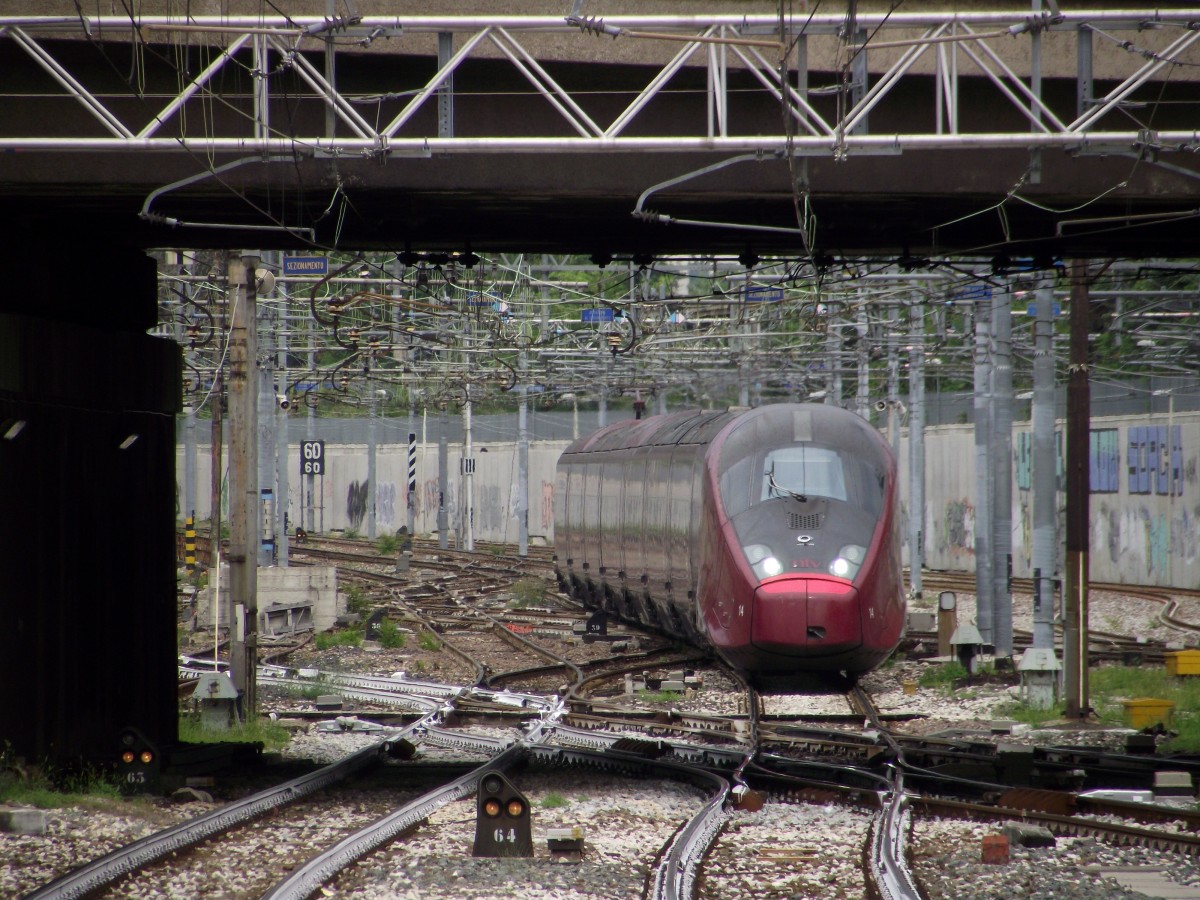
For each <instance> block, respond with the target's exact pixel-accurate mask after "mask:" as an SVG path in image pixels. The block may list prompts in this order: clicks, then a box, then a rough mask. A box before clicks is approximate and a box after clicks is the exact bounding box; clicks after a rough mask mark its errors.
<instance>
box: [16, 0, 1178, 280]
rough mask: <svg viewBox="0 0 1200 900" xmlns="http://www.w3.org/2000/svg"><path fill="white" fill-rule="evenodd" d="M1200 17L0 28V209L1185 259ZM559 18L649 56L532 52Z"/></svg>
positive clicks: (142, 22) (157, 226)
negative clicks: (586, 59) (610, 61)
mask: <svg viewBox="0 0 1200 900" xmlns="http://www.w3.org/2000/svg"><path fill="white" fill-rule="evenodd" d="M1197 20H1200V9H1192V10H1172V11H1167V12H1162V11H1160V12H1157V13H1155V14H1153V15H1149V14H1145V13H1141V12H1139V11H1122V10H1097V11H1081V12H1074V13H1071V14H1069V15H1062V16H1053V17H1052V16H1050V15H1049V14H1045V15H1037V16H1031V15H1019V14H1016V13H1013V12H1011V11H1007V12H995V13H987V12H972V13H969V14H962V13H957V14H956V13H945V12H941V13H929V14H926V13H917V14H904V15H900V14H895V15H892V16H889V17H882V16H878V15H871V16H868V15H865V14H864V15H860V16H859V17H858V18H857V20H856V21H854V22H848V21H847V18H846V16H844V15H838V16H798V17H796V18H795V19H791V20H785V21H784V23H783V26H784V27H783V30H782V32H781V30H780V20H779V18H778V17H777V16H731V15H711V16H696V15H688V16H623V17H614V18H609V19H606V20H604V21H600V20H596V19H584V20H575V21H570V20H565V19H561V18H552V17H520V16H463V17H432V16H418V17H396V16H389V17H381V16H368V17H361V18H358V19H354V20H332V21H330V20H326V19H322V18H318V17H301V18H284V17H257V16H256V17H236V16H226V17H210V18H205V17H191V18H188V19H186V20H185V19H184V18H183V17H179V16H142V17H140V18H135V20H134V22H135V24H136V26H137V30H136V34H137V41H136V43H121V42H119V41H117V42H111V41H112V39H113V38H114V37H116V36H117V35H123V36H126V37H128V35H130V34H131V33H133V32H132V31H131V20H130V19H129V18H128V17H103V16H101V17H84V18H82V19H81V18H79V17H63V18H61V19H55V18H54V17H21V18H20V19H18V18H13V17H8V18H5V17H0V71H3V72H4V73H5V74H4V75H3V76H0V123H2V124H0V153H2V154H4V156H3V157H2V158H4V160H5V164H4V166H3V167H2V168H0V212H3V213H4V214H6V215H9V216H16V217H18V218H26V219H28V218H29V212H30V211H33V212H34V213H35V216H34V217H33V220H34V221H33V222H31V223H30V225H31V227H35V228H36V226H37V222H38V221H44V222H46V223H47V225H46V230H47V232H49V233H50V234H58V233H61V231H62V229H63V228H64V227H68V228H70V229H71V230H73V231H76V232H78V233H79V234H80V235H86V234H88V233H91V232H96V231H101V232H107V233H112V232H113V231H114V230H117V231H120V232H121V233H122V234H124V235H125V238H124V239H125V240H126V241H127V242H128V243H131V244H134V245H137V246H156V245H164V244H172V245H190V246H224V247H229V246H257V247H263V248H271V247H278V248H292V247H304V246H310V247H336V248H339V249H353V248H363V249H366V248H387V247H394V248H401V247H403V246H413V247H419V248H422V249H439V248H440V249H462V248H463V247H465V246H467V245H471V246H474V247H475V248H476V249H484V250H491V251H499V250H546V251H553V252H601V253H603V252H608V253H642V254H646V253H651V254H653V253H666V252H680V251H738V250H742V249H745V248H755V249H756V250H762V251H771V252H789V253H796V254H800V255H811V254H813V253H818V252H833V253H839V252H853V253H861V252H879V253H946V252H972V253H976V254H978V253H991V252H995V253H997V254H1009V255H1013V254H1053V255H1061V254H1078V255H1117V256H1136V255H1149V254H1154V255H1185V256H1186V255H1194V254H1195V247H1196V239H1197V237H1198V236H1200V230H1198V229H1197V227H1196V222H1197V218H1198V216H1200V210H1198V209H1197V207H1198V206H1200V204H1197V202H1196V197H1197V196H1198V195H1200V166H1197V165H1196V162H1195V151H1196V150H1197V149H1200V132H1198V131H1197V129H1196V121H1197V119H1196V115H1195V110H1194V109H1193V108H1192V106H1191V105H1190V104H1188V103H1186V102H1182V101H1183V100H1184V98H1186V97H1188V96H1189V91H1188V88H1190V85H1186V84H1185V85H1183V87H1182V89H1180V90H1179V91H1178V93H1176V91H1177V86H1176V85H1175V84H1174V83H1173V80H1174V79H1177V78H1178V73H1179V72H1180V71H1187V69H1185V67H1187V66H1189V65H1191V64H1195V63H1197V62H1200V46H1198V43H1197V42H1198V41H1200V30H1198V29H1197V28H1196V27H1195V24H1194V23H1195V22H1196V21H1197ZM581 31H582V32H593V33H595V34H598V35H600V39H602V40H604V41H610V40H613V41H645V42H648V43H650V44H653V45H654V46H655V47H656V48H657V49H658V50H659V51H660V52H659V55H660V56H664V57H666V61H665V62H663V63H662V64H661V65H655V66H632V65H603V64H596V63H565V62H562V61H557V60H556V61H553V62H552V61H549V60H542V59H539V58H538V54H539V49H540V48H543V47H544V46H545V44H546V41H547V40H550V39H554V40H555V41H557V43H556V44H555V46H556V47H557V48H559V49H558V53H557V55H559V56H561V47H562V46H563V42H564V41H568V40H572V39H576V40H578V41H580V42H582V43H585V44H588V45H590V44H591V43H592V42H594V41H595V40H597V37H595V36H591V35H589V34H587V33H582V34H581V33H580V32H581ZM73 32H75V33H73ZM81 36H83V37H86V38H87V40H81V39H79V38H80V37H81ZM609 36H611V37H609ZM101 39H103V42H101ZM1064 40H1066V41H1068V44H1069V46H1070V47H1071V49H1073V51H1074V57H1075V60H1074V61H1075V72H1076V74H1075V77H1074V78H1055V79H1048V78H1042V77H1041V75H1040V73H1041V71H1042V70H1043V68H1044V66H1043V55H1044V53H1043V47H1044V46H1050V45H1051V43H1052V42H1053V46H1054V47H1055V48H1056V49H1055V55H1054V57H1053V61H1054V65H1055V67H1056V69H1055V70H1056V71H1061V69H1062V62H1063V60H1062V53H1063V48H1064V46H1066V45H1064V43H1063V41H1064ZM346 42H349V43H351V45H352V46H355V47H356V51H357V52H354V53H348V52H337V53H336V56H335V55H334V52H335V50H337V48H338V44H339V43H346ZM1014 42H1015V43H1016V45H1017V48H1016V49H1015V50H1014ZM1096 42H1101V43H1103V44H1104V45H1105V46H1106V47H1109V48H1110V50H1109V52H1108V54H1107V56H1106V62H1105V65H1104V69H1103V71H1104V72H1105V73H1106V75H1107V76H1108V77H1107V78H1106V79H1105V80H1099V79H1098V78H1097V77H1096V73H1095V59H1096V55H1097V52H1096V46H1095V45H1096ZM383 44H386V45H387V52H370V51H371V50H372V49H373V48H376V47H379V46H381V45H383ZM531 48H532V49H531ZM595 52H596V51H595V48H594V47H590V46H589V51H588V53H589V55H591V56H593V57H594V55H595ZM581 55H582V54H581ZM1114 56H1115V57H1116V58H1117V60H1118V62H1114V61H1113V57H1114ZM1017 58H1024V59H1025V60H1026V61H1025V63H1024V64H1023V65H1019V64H1017V63H1015V62H1014V59H1017ZM813 60H821V61H822V64H824V65H825V66H826V67H825V68H817V67H816V66H815V65H814V64H813V62H812V61H813ZM831 60H832V62H833V64H830V61H831ZM1048 62H1049V60H1047V66H1046V67H1047V68H1048V67H1049V65H1048ZM1192 93H1194V92H1192ZM1176 101H1181V102H1176Z"/></svg>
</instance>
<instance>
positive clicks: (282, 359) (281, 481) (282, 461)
mask: <svg viewBox="0 0 1200 900" xmlns="http://www.w3.org/2000/svg"><path fill="white" fill-rule="evenodd" d="M272 255H273V257H274V259H275V262H276V265H278V260H279V254H278V253H275V254H272ZM281 303H282V306H281V308H282V309H283V316H282V317H281V318H280V321H281V323H282V327H281V328H280V329H279V338H278V340H277V341H276V347H277V349H278V353H279V358H278V360H277V361H276V367H275V370H276V373H277V374H278V377H279V381H278V387H277V388H276V394H277V396H276V403H275V425H276V437H275V482H276V484H278V485H279V494H278V495H277V496H276V498H275V537H276V539H275V562H276V564H278V565H279V566H281V567H283V568H285V569H286V568H287V566H288V550H289V549H290V548H289V547H288V533H287V529H288V510H289V509H291V505H292V503H291V483H290V476H289V474H288V457H289V453H288V451H289V449H290V443H289V441H288V437H289V435H288V407H290V406H291V399H290V398H289V397H288V396H287V356H288V327H289V326H288V317H287V311H288V305H287V301H286V300H282V301H281Z"/></svg>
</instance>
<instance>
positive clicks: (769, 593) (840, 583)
mask: <svg viewBox="0 0 1200 900" xmlns="http://www.w3.org/2000/svg"><path fill="white" fill-rule="evenodd" d="M751 641H752V643H753V644H754V646H756V647H758V648H759V649H761V650H766V651H769V652H773V653H781V654H785V655H789V656H823V655H825V654H834V653H843V652H845V651H847V650H853V649H855V648H856V647H858V646H859V645H861V644H862V617H861V616H860V614H859V603H858V591H857V590H856V589H855V588H854V585H852V584H851V583H850V582H848V581H845V580H843V579H841V578H822V577H819V576H817V577H805V578H797V577H792V576H784V577H781V578H776V579H774V580H772V581H766V582H763V583H762V584H760V585H759V586H758V588H757V590H755V592H754V618H753V620H752V625H751Z"/></svg>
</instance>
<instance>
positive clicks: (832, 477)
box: [720, 444, 885, 517]
mask: <svg viewBox="0 0 1200 900" xmlns="http://www.w3.org/2000/svg"><path fill="white" fill-rule="evenodd" d="M884 478H885V476H884V473H883V471H881V470H880V469H878V468H877V467H876V466H874V465H872V464H871V462H870V461H868V460H867V459H864V458H862V457H861V456H858V455H855V454H853V453H847V452H844V451H839V450H836V449H834V448H832V447H822V446H819V445H816V444H790V445H787V446H783V447H775V448H773V449H769V450H767V449H764V450H760V451H759V452H758V453H755V454H752V455H749V456H745V457H742V458H741V459H738V460H736V461H735V462H734V463H733V464H732V465H731V466H729V467H728V468H727V469H726V470H725V471H724V472H722V473H721V480H720V484H721V500H722V501H723V502H724V504H725V512H726V515H729V516H731V517H732V516H736V515H737V514H738V513H739V512H742V511H743V510H746V509H749V508H750V507H752V506H757V505H759V504H760V503H768V502H772V501H778V500H779V499H780V498H783V499H787V498H791V499H794V500H799V501H801V502H807V501H810V500H811V501H816V500H832V501H835V502H839V503H845V504H848V505H849V506H851V507H854V508H856V509H860V510H862V511H863V512H865V513H867V514H868V515H871V516H878V515H880V514H881V513H882V512H883V496H884Z"/></svg>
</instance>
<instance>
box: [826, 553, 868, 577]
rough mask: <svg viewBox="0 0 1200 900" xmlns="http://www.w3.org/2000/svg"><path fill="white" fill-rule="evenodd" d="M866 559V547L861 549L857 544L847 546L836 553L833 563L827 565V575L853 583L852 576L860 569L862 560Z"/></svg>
mask: <svg viewBox="0 0 1200 900" xmlns="http://www.w3.org/2000/svg"><path fill="white" fill-rule="evenodd" d="M866 558H867V548H866V547H861V546H859V545H858V544H847V545H846V546H845V547H843V548H842V549H841V550H839V551H838V554H837V556H835V557H834V558H833V562H831V563H830V564H829V574H830V575H836V576H837V577H838V578H847V579H850V580H851V581H853V580H854V576H855V575H857V574H858V570H859V569H860V568H862V564H863V560H864V559H866Z"/></svg>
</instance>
